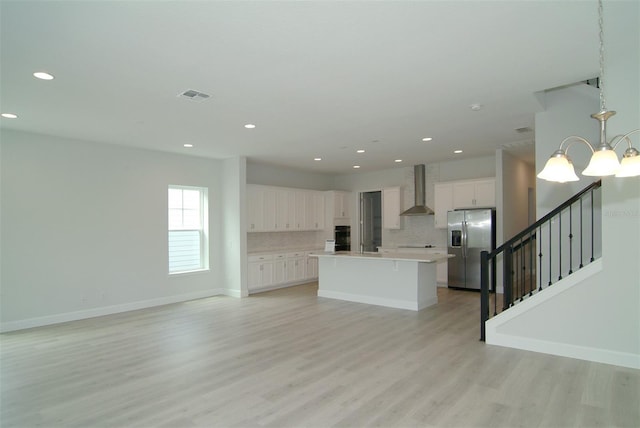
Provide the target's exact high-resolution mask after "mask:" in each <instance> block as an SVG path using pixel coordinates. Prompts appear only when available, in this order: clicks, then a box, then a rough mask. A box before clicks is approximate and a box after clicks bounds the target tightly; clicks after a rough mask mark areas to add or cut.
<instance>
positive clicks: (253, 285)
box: [248, 254, 274, 290]
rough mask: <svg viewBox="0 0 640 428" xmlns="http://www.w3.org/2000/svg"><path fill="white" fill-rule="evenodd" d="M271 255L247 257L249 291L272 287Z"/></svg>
mask: <svg viewBox="0 0 640 428" xmlns="http://www.w3.org/2000/svg"><path fill="white" fill-rule="evenodd" d="M273 267H274V260H273V255H270V254H268V255H255V256H249V274H248V276H249V278H248V280H249V281H248V286H249V290H256V289H260V288H267V287H270V286H271V285H273V282H274V275H273Z"/></svg>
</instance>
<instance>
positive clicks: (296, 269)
mask: <svg viewBox="0 0 640 428" xmlns="http://www.w3.org/2000/svg"><path fill="white" fill-rule="evenodd" d="M305 268H306V266H305V260H304V252H295V253H287V282H299V281H301V280H303V279H304V278H305Z"/></svg>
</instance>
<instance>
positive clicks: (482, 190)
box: [453, 178, 496, 209]
mask: <svg viewBox="0 0 640 428" xmlns="http://www.w3.org/2000/svg"><path fill="white" fill-rule="evenodd" d="M495 206H496V180H495V178H486V179H481V180H469V181H462V182H455V183H453V208H454V209H456V208H490V207H495Z"/></svg>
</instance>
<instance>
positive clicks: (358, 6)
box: [0, 0, 598, 173]
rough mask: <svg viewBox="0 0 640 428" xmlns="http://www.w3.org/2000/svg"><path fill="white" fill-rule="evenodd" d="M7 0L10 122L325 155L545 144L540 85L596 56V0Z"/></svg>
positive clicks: (376, 156)
mask: <svg viewBox="0 0 640 428" xmlns="http://www.w3.org/2000/svg"><path fill="white" fill-rule="evenodd" d="M1 7H2V9H1V11H0V12H1V19H2V23H1V24H2V26H1V32H2V33H1V43H2V46H1V49H2V50H1V55H2V56H1V72H2V75H1V87H0V90H1V92H0V100H1V104H0V107H1V109H2V112H3V113H5V112H13V113H16V114H18V115H19V118H18V119H13V120H11V119H2V126H3V127H5V128H10V129H18V130H24V131H31V132H37V133H44V134H52V135H58V136H63V137H73V138H77V139H81V140H88V141H100V142H107V143H115V144H121V145H128V146H135V147H142V148H149V149H157V150H163V151H169V152H176V153H183V154H190V155H195V156H204V157H212V158H226V157H230V156H246V157H247V158H248V159H249V160H250V161H253V162H261V163H268V164H273V165H282V166H288V167H294V168H299V169H305V170H312V171H316V172H326V173H352V172H354V171H353V169H352V166H353V165H354V164H358V165H361V166H362V167H361V169H360V171H370V170H377V169H385V168H392V167H396V166H399V165H401V166H410V165H413V164H415V163H424V162H436V161H442V160H447V159H454V158H455V157H456V156H461V157H475V156H482V155H489V154H493V153H494V151H495V149H496V148H499V147H501V146H503V145H505V144H506V145H510V146H515V147H516V148H517V147H519V146H520V147H521V148H522V147H525V148H528V149H531V146H532V144H531V143H532V142H533V139H534V136H533V132H528V133H518V132H516V131H515V129H516V128H522V127H531V128H533V127H534V114H535V113H536V112H538V111H541V110H542V109H543V106H542V105H541V104H540V102H539V99H538V98H537V97H536V95H535V94H536V93H537V92H539V91H544V90H546V89H549V88H554V87H558V86H562V85H567V84H572V83H575V82H579V81H583V80H586V79H589V78H592V77H594V76H596V75H597V74H598V26H597V3H596V2H595V1H563V0H558V1H518V0H511V1H497V2H492V1H353V2H342V1H279V2H275V1H255V2H251V1H117V2H116V1H108V2H107V1H83V2H79V1H60V2H48V1H44V2H36V1H24V0H23V1H15V2H14V1H5V0H2V2H1ZM40 70H45V71H48V72H49V73H52V74H53V75H55V77H56V78H55V79H54V80H53V81H48V82H46V81H41V80H38V79H35V78H34V77H33V76H32V73H33V72H35V71H40ZM187 89H195V90H198V91H202V92H205V93H207V94H210V95H211V98H209V99H208V100H206V101H202V102H194V101H190V100H186V99H181V98H178V97H177V96H176V95H177V94H178V93H181V92H183V91H185V90H187ZM474 103H478V104H481V105H483V108H482V109H481V110H480V111H472V110H471V109H470V108H469V106H470V105H471V104H474ZM246 123H254V124H256V128H255V129H253V130H247V129H245V128H244V126H243V125H244V124H246ZM427 136H430V137H433V139H434V140H433V141H432V142H429V143H424V142H422V141H421V139H422V138H423V137H427ZM184 143H191V144H193V145H194V147H193V148H191V149H185V148H184V147H183V146H182V145H183V144H184ZM361 148H362V149H365V150H366V153H364V154H357V153H355V151H356V149H361ZM454 149H462V150H464V152H463V153H462V154H460V155H454V154H453V150H454ZM525 152H526V150H525ZM316 156H320V157H322V159H323V160H322V161H321V162H314V160H313V158H314V157H316ZM396 158H400V159H403V163H401V164H396V163H394V159H396Z"/></svg>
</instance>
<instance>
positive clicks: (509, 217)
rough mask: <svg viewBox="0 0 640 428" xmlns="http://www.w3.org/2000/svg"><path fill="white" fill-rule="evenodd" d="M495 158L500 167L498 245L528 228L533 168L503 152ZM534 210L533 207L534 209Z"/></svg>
mask: <svg viewBox="0 0 640 428" xmlns="http://www.w3.org/2000/svg"><path fill="white" fill-rule="evenodd" d="M496 157H497V158H498V161H499V162H500V166H501V173H500V175H501V178H502V180H501V181H502V192H500V196H501V199H502V209H501V210H500V211H501V213H500V214H501V215H500V219H499V220H500V221H499V222H498V223H499V224H500V225H501V226H502V227H501V228H500V229H501V232H502V237H503V239H499V240H498V243H499V244H500V243H502V242H504V241H506V240H508V239H511V238H512V237H513V236H514V235H516V234H517V233H519V232H521V231H522V230H523V229H525V228H526V227H527V226H529V192H528V190H529V188H531V189H535V187H536V175H535V168H534V167H533V166H532V165H530V164H528V163H526V162H525V161H523V160H522V159H518V158H516V157H515V156H513V155H511V154H509V153H508V152H506V151H504V150H498V151H497V152H496ZM534 209H535V207H534Z"/></svg>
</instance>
